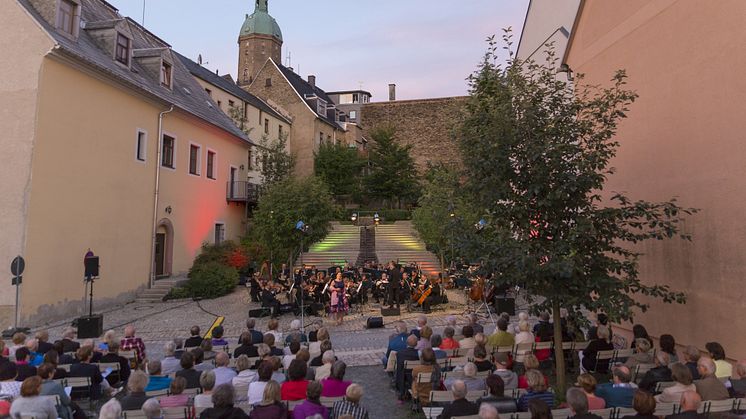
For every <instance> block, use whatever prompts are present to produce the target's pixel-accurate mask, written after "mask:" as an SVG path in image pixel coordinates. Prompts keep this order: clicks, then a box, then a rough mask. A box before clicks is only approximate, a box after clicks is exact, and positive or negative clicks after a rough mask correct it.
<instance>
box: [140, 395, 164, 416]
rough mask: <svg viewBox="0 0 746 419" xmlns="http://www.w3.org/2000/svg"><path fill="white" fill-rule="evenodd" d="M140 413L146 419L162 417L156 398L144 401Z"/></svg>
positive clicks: (159, 404)
mask: <svg viewBox="0 0 746 419" xmlns="http://www.w3.org/2000/svg"><path fill="white" fill-rule="evenodd" d="M142 412H143V413H144V414H145V418H146V419H161V418H162V417H163V410H162V409H161V403H160V402H159V401H158V399H156V398H150V399H148V400H145V403H143V404H142Z"/></svg>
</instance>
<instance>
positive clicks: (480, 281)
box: [469, 276, 484, 302]
mask: <svg viewBox="0 0 746 419" xmlns="http://www.w3.org/2000/svg"><path fill="white" fill-rule="evenodd" d="M483 297H484V277H482V276H478V277H477V281H476V283H474V285H472V286H471V290H469V298H470V299H471V300H472V301H477V302H478V301H482V298H483Z"/></svg>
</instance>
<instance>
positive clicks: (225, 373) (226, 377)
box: [212, 352, 248, 387]
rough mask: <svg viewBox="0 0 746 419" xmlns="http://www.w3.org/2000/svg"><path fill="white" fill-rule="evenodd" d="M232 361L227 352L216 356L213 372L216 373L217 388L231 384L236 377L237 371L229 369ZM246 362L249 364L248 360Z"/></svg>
mask: <svg viewBox="0 0 746 419" xmlns="http://www.w3.org/2000/svg"><path fill="white" fill-rule="evenodd" d="M230 361H231V359H230V356H228V354H227V353H225V352H218V354H217V355H216V356H215V369H213V370H212V372H214V373H215V386H216V387H217V386H219V385H222V384H230V383H231V382H232V381H233V378H234V377H235V376H236V371H234V370H233V368H229V367H228V364H230ZM246 362H247V363H248V359H247V361H246Z"/></svg>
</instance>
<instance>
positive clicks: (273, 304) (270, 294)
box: [262, 284, 280, 317]
mask: <svg viewBox="0 0 746 419" xmlns="http://www.w3.org/2000/svg"><path fill="white" fill-rule="evenodd" d="M262 307H267V308H271V309H272V317H277V316H278V315H279V313H280V301H279V300H277V297H275V293H274V290H273V289H272V287H271V286H270V285H269V284H267V285H265V286H264V288H263V289H262Z"/></svg>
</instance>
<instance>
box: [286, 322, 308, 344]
mask: <svg viewBox="0 0 746 419" xmlns="http://www.w3.org/2000/svg"><path fill="white" fill-rule="evenodd" d="M301 326H302V324H301V322H300V320H298V319H295V320H293V321H291V322H290V332H289V333H288V335H287V336H285V344H286V345H287V344H289V343H290V342H293V341H295V342H300V343H303V342H308V336H306V334H305V333H303V332H302V331H301V330H300V329H301Z"/></svg>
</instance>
